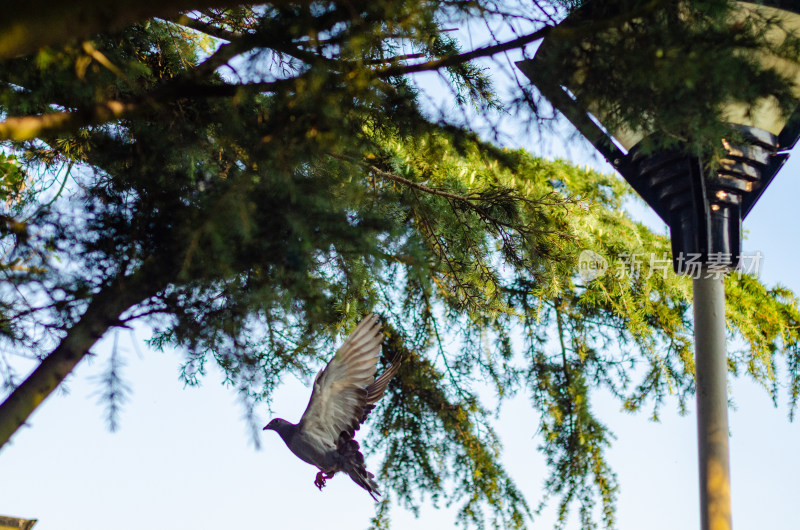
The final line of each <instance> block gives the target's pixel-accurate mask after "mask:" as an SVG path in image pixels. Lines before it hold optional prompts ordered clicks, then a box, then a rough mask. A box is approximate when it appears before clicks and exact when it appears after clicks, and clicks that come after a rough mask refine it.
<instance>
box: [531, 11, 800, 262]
mask: <svg viewBox="0 0 800 530" xmlns="http://www.w3.org/2000/svg"><path fill="white" fill-rule="evenodd" d="M596 1H597V0H595V2H589V3H588V4H586V5H585V6H584V7H582V8H580V9H579V10H577V11H576V12H575V13H574V14H573V15H571V16H570V17H568V18H567V20H566V21H565V23H570V22H575V23H577V22H580V21H585V20H587V19H588V20H591V18H592V16H593V11H592V9H593V6H596V5H597V4H596ZM798 4H800V2H790V1H787V0H771V1H770V0H768V1H765V2H762V3H761V4H754V3H750V2H735V3H734V5H735V10H734V11H733V13H732V15H731V16H732V20H731V24H730V26H731V27H732V28H735V27H737V25H744V24H749V25H751V27H753V28H755V29H756V30H758V31H761V32H762V34H763V37H764V39H765V40H766V41H767V42H768V43H769V44H770V47H772V48H776V47H778V46H780V45H781V44H782V43H784V41H785V40H786V38H787V35H789V34H790V33H791V34H793V35H796V36H797V35H800V5H798ZM576 19H577V20H576ZM609 31H615V30H609ZM571 46H573V48H574V47H579V48H580V51H585V50H591V47H592V44H591V43H588V42H580V43H578V44H574V43H573V44H571ZM570 51H571V50H570V49H565V48H564V44H563V42H555V43H554V42H548V39H545V40H544V42H542V44H541V46H540V48H539V50H538V51H537V53H536V56H535V57H534V58H533V59H532V60H526V61H521V62H518V63H517V66H518V67H519V69H520V70H521V71H522V72H523V73H524V74H525V75H526V76H527V77H528V78H529V79H530V80H531V81H532V82H533V84H534V85H535V86H536V87H537V88H538V89H539V91H540V92H541V93H542V95H543V96H544V97H546V98H547V99H548V100H549V101H550V102H551V104H552V105H553V106H554V107H555V108H556V109H557V110H559V111H560V112H561V113H562V114H564V115H565V116H566V117H567V118H568V119H569V120H570V121H571V122H572V123H573V124H574V125H575V126H576V128H577V129H578V130H579V131H580V132H581V133H582V134H583V135H584V136H585V137H586V138H587V139H588V140H589V141H590V142H591V143H592V144H593V145H594V146H595V148H596V149H597V150H598V151H599V152H600V153H601V154H602V155H603V156H604V157H605V158H606V159H607V160H608V161H609V162H610V163H611V164H612V165H613V166H614V168H615V169H617V171H619V172H620V173H621V174H622V176H623V177H624V178H625V179H626V180H627V181H628V182H629V183H630V184H631V185H632V187H633V188H634V189H635V190H636V191H637V192H638V193H639V194H640V195H641V196H642V197H643V198H644V199H645V201H646V202H647V203H648V204H649V205H650V206H651V207H652V208H653V209H654V210H655V211H656V213H657V214H658V215H659V216H660V217H661V218H662V219H663V220H664V222H665V223H667V225H669V227H670V231H671V236H672V253H673V256H672V257H673V266H674V268H675V270H676V272H678V273H686V274H690V273H691V270H689V269H688V268H687V264H692V266H695V265H709V264H712V263H713V264H714V265H715V266H717V267H721V268H722V269H724V270H732V269H733V268H735V267H736V266H737V265H738V263H739V259H740V256H741V239H742V235H741V233H742V228H741V223H742V220H743V219H744V218H745V217H746V216H747V214H748V213H749V212H750V210H751V209H752V207H753V205H754V204H755V202H756V201H757V200H758V198H759V197H760V195H761V194H762V193H763V191H764V190H765V189H766V187H767V186H768V185H769V183H770V182H771V180H772V179H773V177H774V176H775V174H776V173H777V171H778V170H779V169H780V167H781V166H782V165H783V164H784V162H785V161H786V158H787V157H788V154H787V153H786V151H787V150H789V149H791V147H792V146H793V145H794V144H795V143H796V141H797V138H798V136H800V109H798V107H797V105H795V110H794V112H792V113H790V114H789V115H788V116H787V114H786V112H784V111H783V110H782V109H781V108H780V105H779V102H778V100H777V98H775V97H774V96H766V97H762V98H760V99H757V100H756V101H755V103H754V104H753V105H750V106H747V105H745V104H742V103H738V102H723V104H722V108H720V109H719V111H720V115H721V116H722V117H723V120H724V121H726V122H727V123H729V124H730V126H731V130H732V134H731V138H737V139H738V140H736V141H730V142H729V141H727V140H724V141H723V146H724V150H725V152H726V153H727V156H725V157H724V158H723V159H722V160H721V161H719V163H718V164H717V165H716V166H715V167H714V169H713V170H709V169H707V168H708V167H709V166H708V164H706V163H705V161H703V160H700V159H699V158H698V157H697V156H694V155H691V154H687V153H688V152H689V149H684V148H677V149H672V150H669V151H661V152H654V153H653V152H648V151H647V149H646V148H645V143H646V142H644V140H645V139H647V138H648V137H650V136H651V135H654V134H656V133H654V132H653V131H648V130H632V129H629V128H626V127H624V126H620V125H619V121H620V120H615V119H612V117H610V116H609V115H607V114H604V112H603V110H602V109H601V106H600V105H598V104H597V103H596V102H594V101H591V100H581V99H580V98H579V97H576V94H581V93H583V92H584V91H583V90H582V88H583V87H584V86H589V84H591V83H603V82H604V80H603V79H594V78H592V76H593V75H596V74H595V73H594V70H593V69H592V68H591V65H590V64H586V59H584V57H587V56H588V57H591V54H577V55H576V54H570ZM631 53H635V50H633V51H632V52H631ZM736 53H738V54H740V55H741V56H742V57H743V58H745V59H747V60H751V61H757V62H758V64H759V66H760V67H761V68H763V69H768V70H771V71H773V72H774V73H776V74H778V75H779V76H781V77H782V78H783V79H785V80H788V81H789V82H790V84H791V85H792V89H791V90H792V96H793V98H794V100H795V101H797V100H800V64H798V63H796V62H792V61H789V60H786V59H784V58H782V57H779V56H777V55H775V54H771V53H768V52H765V51H761V50H759V51H753V50H752V49H747V48H742V49H737V50H736ZM576 56H577V57H581V59H577V60H576V59H575V57H576ZM582 61H583V62H582ZM564 64H568V65H569V66H570V67H571V68H572V69H571V71H570V73H569V74H568V75H567V78H566V79H556V78H555V76H554V75H553V72H554V71H562V72H563V71H564V68H563V65H564ZM553 65H557V66H558V67H559V68H555V69H554V68H553ZM741 82H745V83H746V82H747V80H741ZM618 104H620V105H622V104H624V102H619V103H618ZM675 112H681V105H680V102H676V108H675ZM642 121H645V120H642ZM734 131H735V132H734Z"/></svg>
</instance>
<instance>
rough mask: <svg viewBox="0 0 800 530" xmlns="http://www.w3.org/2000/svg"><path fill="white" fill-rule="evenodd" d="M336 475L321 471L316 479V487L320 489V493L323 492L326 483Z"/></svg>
mask: <svg viewBox="0 0 800 530" xmlns="http://www.w3.org/2000/svg"><path fill="white" fill-rule="evenodd" d="M335 474H336V473H325V472H324V471H320V472H319V473H317V478H315V479H314V485H315V486H316V487H318V488H319V491H322V488H324V487H325V481H326V480H327V479H329V478H333V476H334V475H335Z"/></svg>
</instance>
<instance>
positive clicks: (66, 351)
mask: <svg viewBox="0 0 800 530" xmlns="http://www.w3.org/2000/svg"><path fill="white" fill-rule="evenodd" d="M160 279H161V276H160V275H159V274H157V273H156V272H154V271H153V270H151V267H148V266H146V265H145V266H144V267H142V268H141V269H140V270H139V271H138V272H137V273H136V274H135V275H133V276H130V277H121V278H120V277H118V278H116V279H115V280H113V281H112V282H110V283H109V284H107V286H106V287H104V288H103V289H102V290H101V291H100V292H99V293H97V294H96V295H95V296H94V297H93V298H92V301H91V302H90V303H89V307H88V308H87V309H86V312H85V313H84V314H83V316H81V319H80V320H79V321H78V322H77V323H76V324H75V325H73V326H72V327H71V328H70V329H69V331H68V332H67V335H66V336H65V337H64V338H63V339H62V340H61V342H60V343H59V345H58V346H57V347H56V348H55V349H54V350H53V351H52V352H51V353H50V355H48V356H47V357H46V358H45V359H44V360H43V361H42V362H41V363H40V364H39V366H37V367H36V369H35V370H34V371H33V373H31V375H30V376H28V378H27V379H26V380H25V381H24V382H23V383H22V384H21V385H19V386H18V387H17V388H16V389H15V390H14V391H13V392H12V393H11V395H9V396H8V397H7V398H6V400H5V401H4V402H3V403H2V404H0V448H2V446H3V445H5V444H6V443H7V442H8V440H9V439H10V438H11V436H13V434H14V433H15V432H16V431H17V429H19V428H20V427H21V426H22V425H24V424H25V421H26V420H27V419H28V417H29V416H30V415H31V414H32V413H33V411H34V410H36V408H37V407H38V406H39V405H40V404H41V403H42V402H43V401H44V400H45V399H46V398H47V397H48V396H49V395H50V394H51V393H52V392H53V390H55V389H56V388H57V387H58V385H60V384H61V383H62V382H63V381H64V379H65V378H66V377H67V376H68V375H69V374H70V373H71V372H72V370H73V369H74V368H75V366H76V365H77V364H78V363H79V362H80V361H81V359H83V358H84V357H85V356H86V355H87V354H88V353H89V350H90V349H91V348H92V346H94V344H95V343H96V342H97V341H98V340H99V339H100V337H102V336H103V334H104V333H105V332H106V331H107V330H108V329H109V328H111V327H113V326H115V325H117V323H118V322H119V317H120V315H121V314H122V313H123V312H125V311H126V310H127V309H128V308H130V307H131V306H133V305H135V304H137V303H139V302H141V301H143V300H146V299H147V298H149V297H151V296H153V295H155V294H156V293H157V292H158V290H159V289H160V288H161V284H160Z"/></svg>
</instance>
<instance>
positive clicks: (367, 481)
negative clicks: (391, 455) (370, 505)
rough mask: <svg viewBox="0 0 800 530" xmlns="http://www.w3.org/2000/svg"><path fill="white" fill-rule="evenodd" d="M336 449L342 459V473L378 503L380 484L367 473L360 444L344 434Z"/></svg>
mask: <svg viewBox="0 0 800 530" xmlns="http://www.w3.org/2000/svg"><path fill="white" fill-rule="evenodd" d="M336 448H337V450H338V452H339V455H340V456H341V458H342V466H341V468H342V471H344V472H345V473H347V474H348V475H350V478H351V479H353V482H355V483H356V484H358V485H359V486H361V487H362V488H364V489H365V490H367V493H369V494H370V496H371V497H372V498H373V500H376V501H377V500H378V498H377V497H376V496H375V495H378V496H380V494H381V493H380V492H379V491H378V484H377V483H376V482H375V481H374V480H372V479H373V478H374V477H375V475H373V474H372V473H370V472H369V471H367V468H366V466H365V465H364V455H363V454H361V451H360V450H359V446H358V442H357V441H355V440H353V438H351V437H350V435H349V434H348V433H347V432H342V433H341V434H340V435H339V440H338V441H337V443H336Z"/></svg>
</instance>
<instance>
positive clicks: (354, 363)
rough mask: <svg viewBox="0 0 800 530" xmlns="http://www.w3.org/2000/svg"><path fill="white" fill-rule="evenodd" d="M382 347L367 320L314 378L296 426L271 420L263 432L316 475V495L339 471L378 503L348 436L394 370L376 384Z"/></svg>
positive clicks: (375, 325)
mask: <svg viewBox="0 0 800 530" xmlns="http://www.w3.org/2000/svg"><path fill="white" fill-rule="evenodd" d="M382 342H383V332H382V330H381V323H380V320H378V317H376V316H375V315H368V316H367V317H365V318H364V319H363V320H362V321H361V322H360V323H359V324H358V326H356V329H355V330H353V332H352V333H351V334H350V336H348V337H347V339H345V341H344V343H343V344H342V346H341V347H340V348H339V350H338V351H337V352H336V355H334V356H333V359H331V360H330V362H329V363H328V365H327V366H325V368H323V369H322V370H320V372H319V373H318V374H317V377H316V378H315V379H314V389H313V391H312V392H311V399H310V400H309V402H308V406H307V407H306V411H305V412H304V413H303V416H302V417H301V418H300V422H299V423H298V424H297V425H295V424H293V423H290V422H288V421H286V420H284V419H281V418H275V419H273V420H272V421H270V422H269V424H267V426H266V427H264V430H267V429H271V430H273V431H276V432H277V433H278V434H279V435H280V436H281V438H282V439H283V441H284V443H285V444H286V446H287V447H288V448H289V450H290V451H291V452H293V453H294V454H295V455H296V456H297V457H299V458H300V459H301V460H303V461H304V462H308V463H309V464H311V465H313V466H316V467H317V468H318V469H319V470H320V471H319V473H317V477H316V479H315V480H314V485H315V486H317V487H318V488H319V489H320V491H322V488H323V487H324V486H325V481H326V480H327V479H329V478H332V477H333V476H334V475H335V474H336V473H337V472H339V471H343V472H345V473H347V474H348V475H350V478H351V479H353V482H355V483H356V484H358V485H359V486H361V487H362V488H364V489H365V490H367V492H368V493H369V494H370V496H372V498H373V499H374V500H376V501H377V500H378V499H377V497H375V495H380V492H378V485H377V484H376V483H375V481H374V480H373V477H374V475H373V474H372V473H370V472H369V471H367V469H366V467H365V465H364V455H363V454H361V451H359V446H358V442H356V441H355V440H354V439H353V436H354V435H355V431H356V430H358V428H359V427H360V426H361V424H362V423H364V420H366V419H367V415H369V413H370V412H371V411H372V409H374V408H375V403H376V402H377V401H378V400H379V399H380V398H381V397H382V396H383V393H384V391H385V390H386V386H387V385H388V384H389V380H390V379H391V378H392V377H393V376H394V374H395V373H396V372H397V368H398V366H399V363H398V362H397V361H395V362H393V363H392V364H391V365H389V367H388V368H387V369H386V371H385V372H384V373H383V374H382V375H381V376H380V377H378V378H375V372H376V371H377V362H378V355H379V354H380V351H381V343H382Z"/></svg>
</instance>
